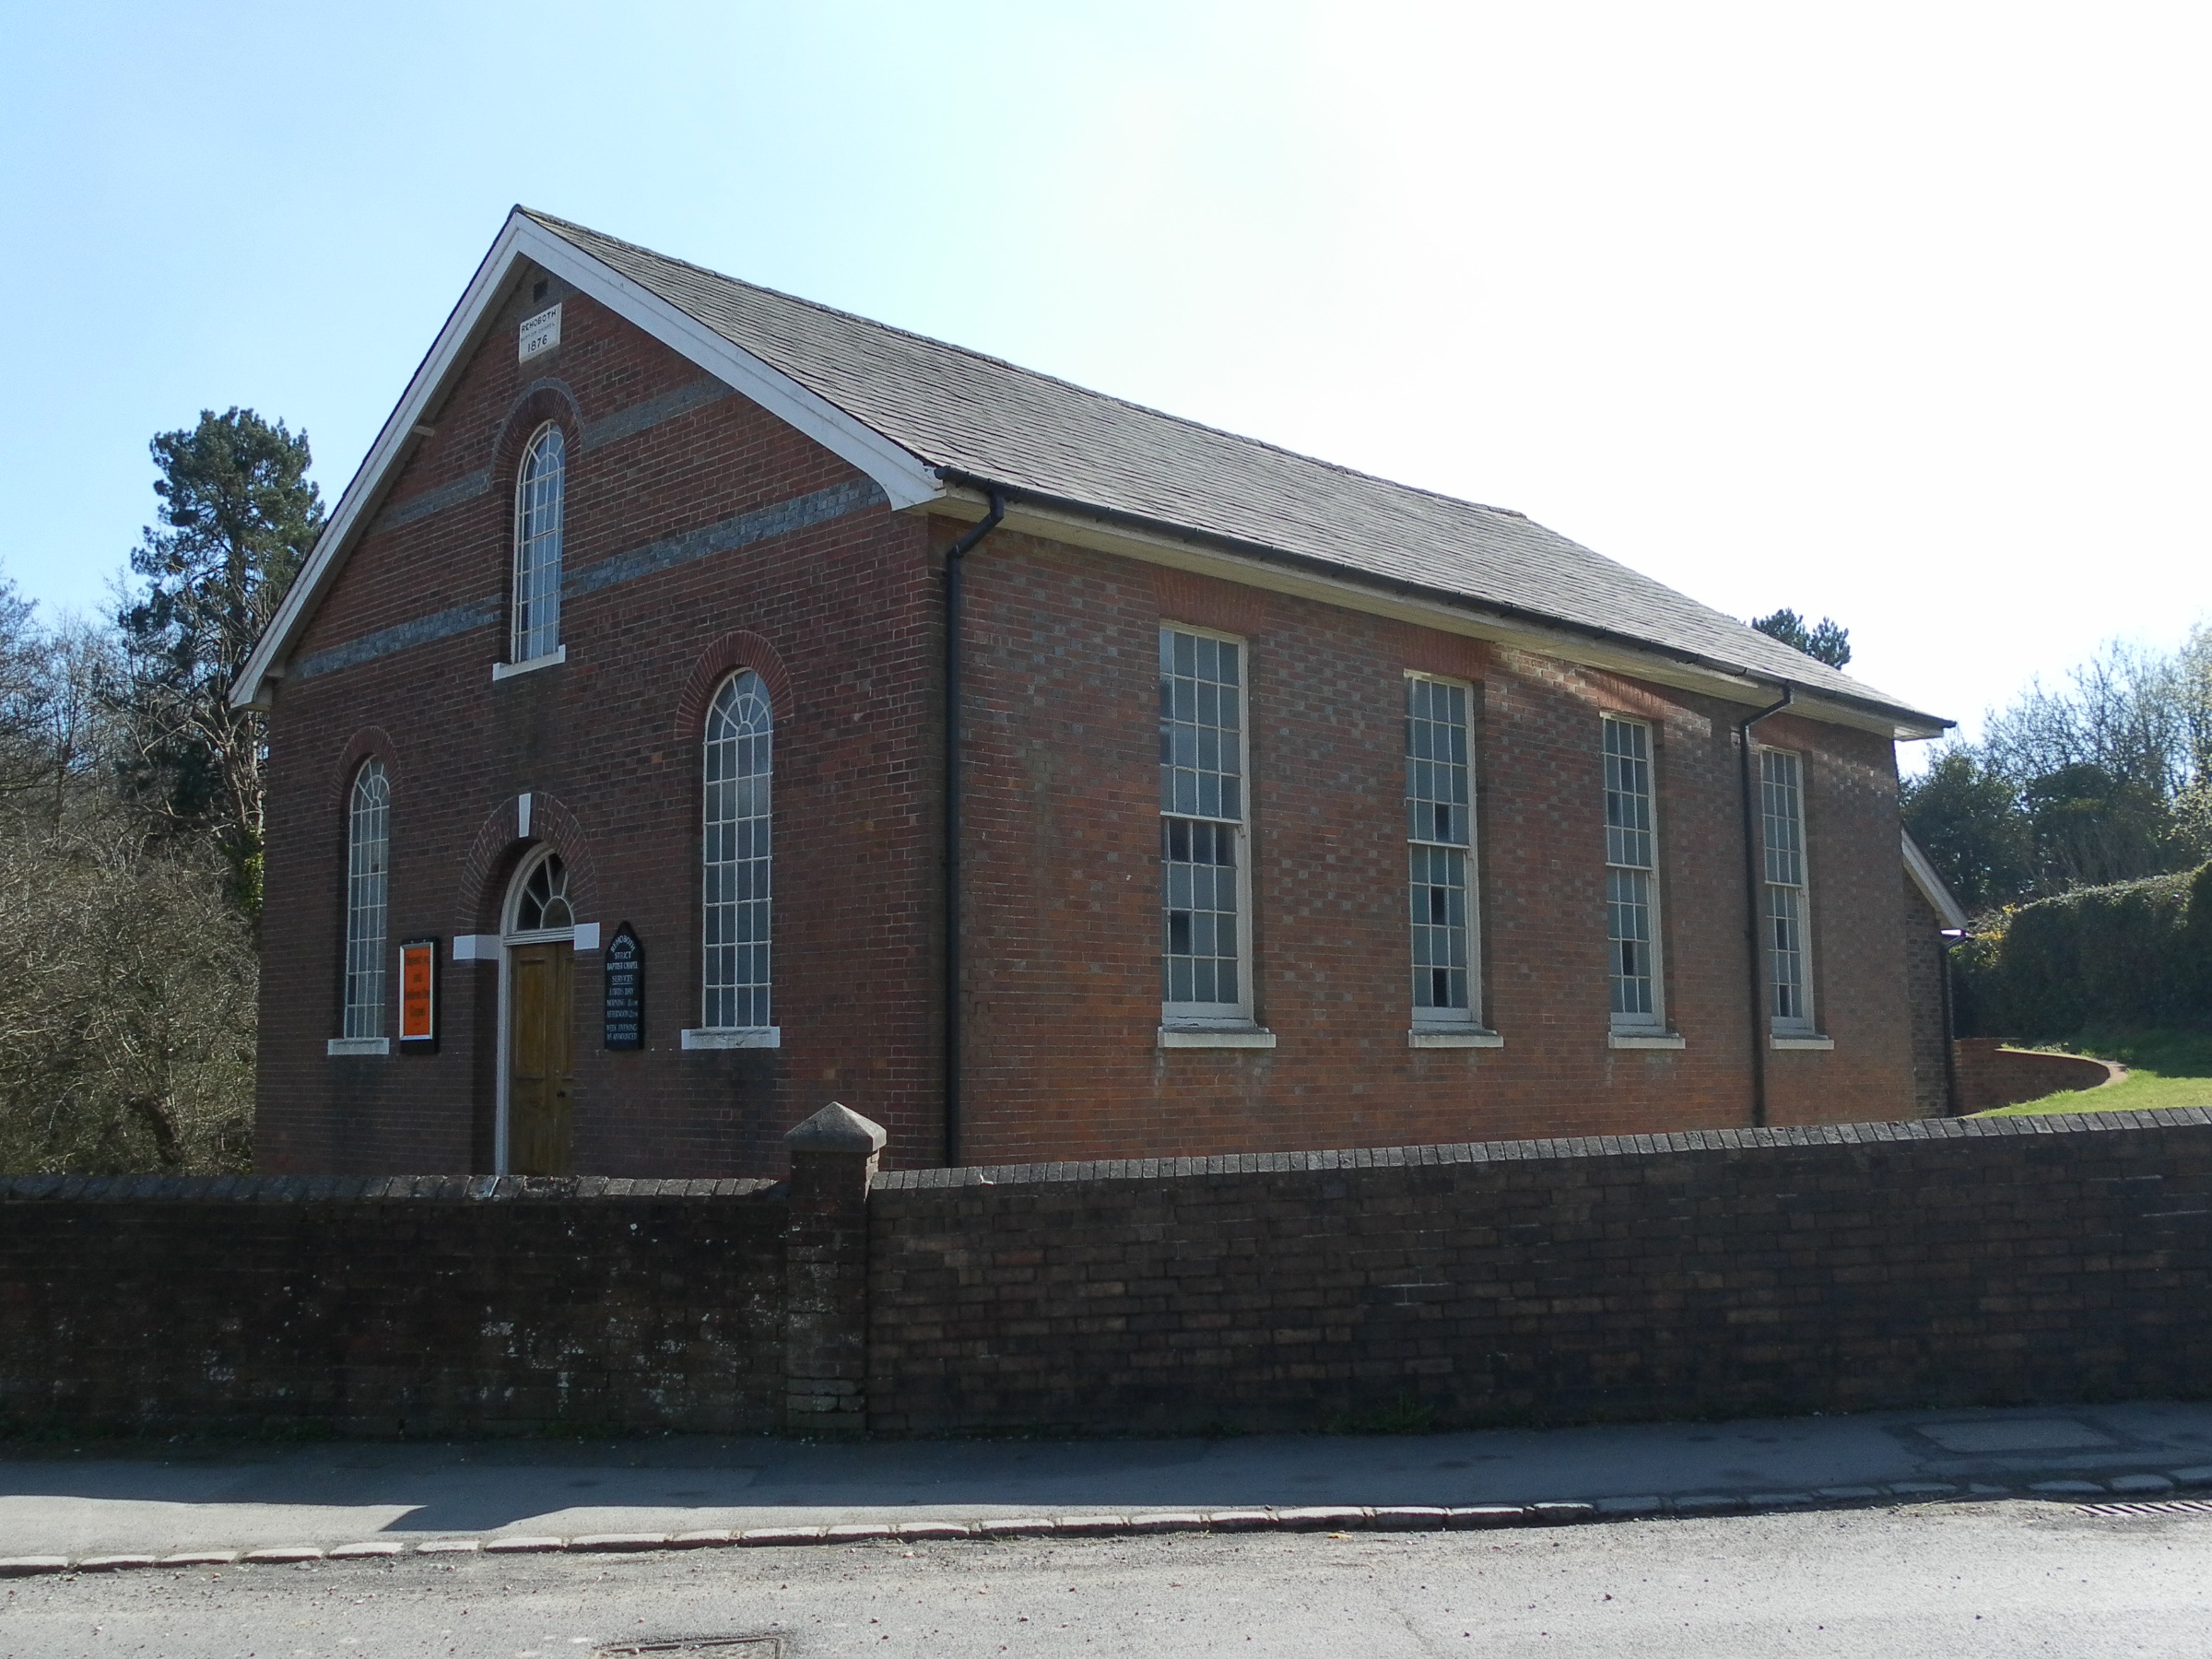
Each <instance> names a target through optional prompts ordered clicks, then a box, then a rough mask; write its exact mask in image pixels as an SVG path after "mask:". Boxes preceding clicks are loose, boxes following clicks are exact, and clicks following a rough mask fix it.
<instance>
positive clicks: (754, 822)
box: [700, 669, 774, 1031]
mask: <svg viewBox="0 0 2212 1659" xmlns="http://www.w3.org/2000/svg"><path fill="white" fill-rule="evenodd" d="M773 741H774V721H773V718H772V715H771V710H770V707H769V699H768V687H767V686H766V685H765V684H763V683H762V681H761V678H760V677H759V675H758V674H755V673H753V672H752V670H750V669H747V670H746V671H745V672H744V673H742V674H736V675H733V676H731V677H730V678H728V679H726V680H724V682H723V685H722V689H721V690H719V691H717V692H716V693H715V694H714V701H713V704H712V706H711V707H710V708H709V709H708V711H707V730H706V789H705V794H706V834H705V837H704V839H703V841H702V843H701V847H702V854H701V856H702V864H703V866H704V867H703V870H702V877H703V880H704V893H703V898H704V903H703V905H702V906H701V910H702V912H703V917H704V924H705V927H704V938H703V941H702V949H703V953H704V960H703V964H702V966H703V971H702V972H701V973H700V990H701V995H700V1001H701V1005H702V1006H701V1007H700V1024H701V1025H702V1026H703V1027H704V1028H705V1029H707V1030H721V1031H730V1030H760V1029H763V1028H765V1027H767V1026H770V1025H771V1024H773V1023H774V1021H773V1020H772V1018H771V1016H770V1011H769V961H768V947H769V897H770V896H769V782H770V778H769V771H770V761H771V755H770V749H771V745H772V743H773Z"/></svg>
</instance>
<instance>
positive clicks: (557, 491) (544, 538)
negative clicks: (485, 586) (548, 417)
mask: <svg viewBox="0 0 2212 1659" xmlns="http://www.w3.org/2000/svg"><path fill="white" fill-rule="evenodd" d="M567 476H568V445H567V442H566V441H565V440H563V439H562V437H561V435H560V428H559V427H558V426H556V425H554V424H553V423H552V422H551V421H547V423H546V424H545V425H544V426H541V427H539V428H538V429H537V430H536V431H535V432H534V433H532V434H531V437H530V446H529V448H527V449H525V450H524V452H523V466H522V472H521V475H520V476H519V477H517V478H516V480H515V486H514V632H513V638H512V644H511V647H510V651H509V660H510V661H512V662H516V663H530V662H535V661H536V660H538V659H539V658H541V657H547V656H550V655H552V654H553V653H554V652H555V651H557V650H559V646H560V532H561V518H562V500H561V498H562V488H563V485H564V483H565V482H566V479H567Z"/></svg>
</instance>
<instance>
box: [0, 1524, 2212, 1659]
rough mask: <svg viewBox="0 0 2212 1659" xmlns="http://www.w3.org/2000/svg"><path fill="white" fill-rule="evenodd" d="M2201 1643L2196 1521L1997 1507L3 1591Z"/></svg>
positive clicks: (593, 1611)
mask: <svg viewBox="0 0 2212 1659" xmlns="http://www.w3.org/2000/svg"><path fill="white" fill-rule="evenodd" d="M2208 1630H2212V1515H2204V1514H2199V1515H2191V1514H2185V1513H2184V1514H2155V1513H2154V1514H2130V1515H2121V1516H2114V1517H2102V1516H2095V1515H2087V1514H2084V1513H2082V1512H2080V1510H2079V1509H2078V1508H2077V1507H2076V1506H2073V1505H2070V1504H2063V1503H2053V1502H2042V1501H2033V1500H2028V1501H2023V1500H2003V1501H1994V1502H1974V1501H1966V1500H1947V1501H1943V1502H1937V1503H1933V1504H1919V1505H1898V1506H1893V1507H1890V1508H1887V1509H1875V1510H1866V1509H1860V1510H1845V1511H1841V1512H1832V1511H1831V1512H1810V1513H1791V1514H1770V1515H1745V1516H1736V1517H1731V1518H1726V1519H1704V1520H1650V1521H1641V1522H1630V1523H1626V1524H1618V1525H1606V1526H1574V1527H1559V1528H1548V1529H1544V1530H1523V1531H1509V1532H1479V1533H1467V1532H1430V1533H1374V1532H1351V1533H1337V1534H1334V1535H1331V1534H1325V1533H1324V1534H1307V1535H1302V1536H1287V1535H1281V1534H1274V1535H1265V1534H1263V1535H1238V1536H1217V1535H1178V1536H1168V1537H1146V1538H1103V1539H1069V1538H1059V1537H1053V1538H1025V1539H1018V1540H1015V1541H1012V1542H1008V1543H1004V1544H997V1543H979V1542H960V1543H932V1542H924V1541H916V1542H913V1543H908V1542H906V1541H903V1540H885V1541H877V1542H872V1543H855V1544H848V1545H844V1546H842V1547H814V1548H807V1549H775V1548H767V1549H724V1550H703V1551H692V1552H688V1553H676V1552H666V1551H664V1552H658V1553H648V1554H640V1555H628V1556H581V1557H580V1556H574V1555H549V1556H522V1557H500V1556H487V1555H475V1556H467V1557H462V1558H458V1559H439V1558H436V1557H429V1556H413V1557H407V1558H403V1559H396V1560H373V1561H330V1560H322V1561H310V1562H304V1563H301V1564H299V1565H296V1566H282V1567H260V1566H248V1565H238V1566H225V1567H208V1568H197V1569H191V1570H183V1569H175V1570H165V1571H146V1572H113V1573H101V1572H76V1573H66V1574H53V1575H48V1576H44V1577H37V1578H21V1579H11V1580H8V1581H6V1582H5V1583H0V1655H5V1656H6V1659H18V1656H21V1659H32V1656H35V1659H95V1656H100V1659H109V1656H113V1655H122V1654H156V1655H161V1656H162V1659H241V1656H255V1655H262V1656H269V1655H280V1656H283V1659H400V1656H402V1655H406V1656H413V1655H426V1656H427V1655H431V1654H439V1655H461V1656H464V1659H553V1656H554V1655H570V1654H572V1655H576V1656H577V1659H613V1656H614V1655H631V1654H637V1653H641V1652H648V1653H663V1654H667V1653H691V1654H694V1655H698V1656H699V1659H821V1656H824V1655H831V1654H837V1655H844V1654H864V1653H865V1654H875V1655H885V1656H903V1655H910V1654H912V1655H931V1656H933V1659H935V1656H942V1659H971V1656H972V1659H1030V1656H1032V1655H1039V1656H1044V1655H1049V1656H1052V1659H1061V1656H1064V1655H1070V1654H1093V1653H1095V1654H1100V1655H1115V1656H1117V1659H1186V1656H1193V1655H1201V1654H1212V1655H1219V1654H1223V1653H1231V1654H1247V1655H1265V1656H1266V1659H1346V1655H1355V1656H1357V1659H1400V1656H1401V1655H1403V1656H1404V1659H1437V1656H1438V1655H1441V1654H1460V1653H1464V1654H1480V1655H1483V1656H1485V1659H1533V1656H1535V1655H1550V1656H1552V1659H1567V1656H1570V1655H1571V1656H1572V1659H1777V1656H1778V1655H1818V1656H1821V1659H1829V1656H1833V1659H1866V1656H1867V1655H1872V1654H1878V1655H1880V1656H1881V1659H2013V1656H2016V1655H2017V1656H2021V1659H2025V1656H2026V1655H2038V1656H2040V1659H2115V1656H2117V1655H2121V1654H2126V1655H2130V1656H2131V1659H2143V1656H2144V1655H2164V1656H2171V1659H2202V1656H2203V1655H2204V1653H2206V1651H2207V1648H2208V1647H2212V1641H2208V1640H2207V1634H2206V1632H2207V1631H2208ZM686 1638H691V1639H700V1638H704V1639H706V1640H705V1641H700V1640H690V1641H686V1640H684V1639H686ZM748 1638H749V1639H752V1640H749V1641H748V1640H747V1639H748ZM710 1643H712V1645H710ZM739 1643H742V1644H743V1645H738V1644H739Z"/></svg>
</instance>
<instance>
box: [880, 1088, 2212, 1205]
mask: <svg viewBox="0 0 2212 1659" xmlns="http://www.w3.org/2000/svg"><path fill="white" fill-rule="evenodd" d="M2187 1125H2194V1126H2198V1127H2207V1126H2212V1108H2207V1107H2203V1106H2178V1107H2168V1108H2164V1109H2161V1110H2159V1111H2156V1112H2065V1113H2061V1112H2044V1113H2035V1114H2031V1115H2029V1116H2024V1117H2003V1118H1925V1119H1921V1120H1917V1121H1914V1122H1910V1123H1899V1124H1813V1125H1810V1126H1807V1127H1804V1128H1791V1129H1695V1130H1689V1131H1687V1132H1685V1133H1681V1134H1676V1135H1579V1136H1576V1137H1574V1138H1572V1139H1567V1140H1520V1141H1462V1142H1459V1143H1456V1144H1453V1145H1449V1146H1435V1147H1356V1148H1351V1149H1347V1150H1344V1151H1331V1152H1239V1153H1228V1154H1224V1155H1221V1156H1218V1157H1214V1158H1141V1159H1138V1158H1131V1159H1104V1160H1100V1161H1096V1162H1090V1163H1041V1164H1000V1165H996V1166H994V1167H991V1168H987V1169H986V1168H981V1167H976V1168H969V1169H959V1170H891V1171H884V1172H882V1173H879V1174H878V1175H877V1177H876V1179H875V1182H874V1183H873V1189H874V1190H875V1191H877V1192H885V1191H892V1192H898V1191H906V1192H912V1191H919V1190H927V1189H933V1188H937V1187H972V1186H1032V1185H1039V1184H1043V1183H1048V1182H1079V1181H1163V1180H1172V1179H1176V1178H1180V1177H1192V1176H1206V1175H1287V1174H1298V1173H1306V1172H1311V1171H1325V1170H1384V1169H1403V1168H1407V1167H1412V1166H1418V1165H1428V1164H1435V1165H1440V1166H1441V1165H1444V1164H1481V1163H1510V1162H1515V1161H1519V1160H1523V1159H1571V1158H1619V1157H1635V1156H1638V1155H1643V1154H1653V1153H1668V1152H1739V1151H1752V1150H1757V1149H1760V1148H1767V1147H1838V1146H1842V1147H1857V1146H1887V1145H1894V1144H1898V1143H1906V1144H1910V1143H1913V1142H1925V1141H1948V1140H1984V1139H1991V1138H1997V1139H2004V1138H2017V1137H2024V1136H2032V1135H2094V1134H2109V1133H2112V1132H2114V1131H2118V1130H2125V1129H2167V1128H2179V1127H2183V1126H2187Z"/></svg>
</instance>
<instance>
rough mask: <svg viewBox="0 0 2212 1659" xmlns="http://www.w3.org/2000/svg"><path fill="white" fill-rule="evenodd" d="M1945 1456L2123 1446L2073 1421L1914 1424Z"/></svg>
mask: <svg viewBox="0 0 2212 1659" xmlns="http://www.w3.org/2000/svg"><path fill="white" fill-rule="evenodd" d="M1913 1428H1914V1429H1916V1430H1919V1432H1920V1433H1922V1434H1924V1435H1925V1436H1927V1438H1928V1439H1930V1440H1932V1441H1935V1443H1936V1444H1937V1445H1939V1446H1941V1447H1942V1448H1943V1449H1944V1450H1945V1451H1946V1452H2098V1451H2104V1450H2107V1449H2109V1448H2111V1447H2113V1446H2117V1445H2118V1444H2119V1443H2120V1442H2119V1441H2116V1440H2114V1439H2113V1438H2112V1436H2111V1435H2109V1434H2107V1433H2106V1432H2105V1431H2104V1430H2101V1429H2097V1428H2092V1427H2091V1426H2090V1425H2089V1424H2088V1423H2083V1422H2077V1421H2076V1420H2075V1419H2074V1418H1995V1419H1994V1420H1987V1419H1985V1420H1983V1421H1981V1422H1971V1423H1915V1424H1914V1425H1913Z"/></svg>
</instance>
